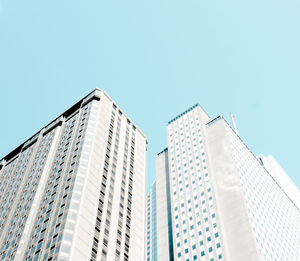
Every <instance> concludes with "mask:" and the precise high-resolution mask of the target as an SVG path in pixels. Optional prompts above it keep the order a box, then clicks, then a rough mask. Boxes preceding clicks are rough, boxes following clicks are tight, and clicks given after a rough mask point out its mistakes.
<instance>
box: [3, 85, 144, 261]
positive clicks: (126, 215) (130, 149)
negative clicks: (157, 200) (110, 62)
mask: <svg viewBox="0 0 300 261" xmlns="http://www.w3.org/2000/svg"><path fill="white" fill-rule="evenodd" d="M145 177H146V138H145V136H144V134H143V133H142V132H141V131H140V130H139V129H138V128H137V127H136V126H135V125H134V124H133V123H132V121H131V120H130V119H129V118H128V117H127V116H126V114H124V112H123V111H122V110H121V109H120V108H119V107H118V106H117V105H116V104H115V103H114V102H113V101H112V100H111V98H110V97H109V96H108V95H107V94H106V93H105V92H104V91H102V90H99V89H96V90H94V91H93V92H92V93H90V94H89V95H87V96H86V97H84V98H83V99H81V100H80V101H79V102H78V103H76V104H75V105H74V106H72V107H71V108H70V109H69V110H67V111H66V112H64V113H63V114H62V115H61V116H59V117H58V118H56V119H55V120H54V121H52V122H51V123H50V124H48V125H47V126H45V127H44V128H43V129H42V130H41V131H39V132H38V133H37V134H35V135H34V136H33V137H32V138H30V139H29V140H27V141H26V142H25V143H23V144H22V145H20V146H19V147H18V148H17V149H15V150H14V151H13V152H11V153H10V154H8V155H7V156H5V157H4V158H3V159H2V160H1V161H0V187H1V190H0V210H1V211H0V230H1V233H0V235H1V236H0V259H1V260H37V259H39V260H49V261H50V260H132V261H133V260H136V261H140V260H143V258H144V249H145V247H144V242H145V238H144V236H145V235H144V229H145V218H144V213H145Z"/></svg>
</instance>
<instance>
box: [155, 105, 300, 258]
mask: <svg viewBox="0 0 300 261" xmlns="http://www.w3.org/2000/svg"><path fill="white" fill-rule="evenodd" d="M167 136H168V149H166V150H164V151H163V152H161V153H159V154H158V156H157V163H156V164H157V165H156V168H157V171H156V217H157V230H156V238H157V245H156V246H155V247H156V248H157V253H163V255H159V254H158V255H157V259H152V260H159V261H160V260H162V261H165V260H168V259H166V258H165V254H166V252H168V254H169V260H180V261H181V260H184V261H192V260H208V261H217V260H230V261H241V260H247V261H252V260H253V261H254V260H255V261H258V260H264V261H274V260H284V261H290V260H293V261H296V260H300V211H299V207H298V206H297V204H295V202H294V199H293V198H292V197H291V196H290V195H289V193H286V189H288V188H287V187H282V186H281V185H280V183H279V182H276V180H275V179H274V177H273V176H272V175H271V173H269V172H268V171H269V170H267V168H265V167H264V166H263V165H262V164H261V161H260V160H258V159H257V158H256V157H255V156H254V155H253V153H252V152H251V151H250V150H249V148H248V147H247V146H246V145H245V144H244V142H243V141H242V140H241V138H240V137H239V136H238V135H237V133H235V131H234V130H233V129H232V128H231V127H230V125H229V124H228V123H227V122H226V121H225V119H224V118H223V117H222V116H218V117H216V118H214V119H211V118H210V117H209V116H208V115H207V114H206V112H205V111H204V110H203V109H202V108H201V107H200V106H199V105H198V104H196V105H195V106H193V107H191V108H190V109H188V110H187V111H185V112H184V113H182V114H180V115H179V116H177V117H176V118H174V119H172V120H171V121H169V123H168V126H167ZM159 184H161V185H159ZM168 198H169V200H170V201H169V203H168V200H167V199H168ZM159 204H161V206H163V205H164V206H163V207H162V208H161V207H159ZM168 212H170V213H171V215H168V214H167V213H168ZM169 219H171V222H169V223H168V220H169ZM166 231H172V238H171V239H170V238H168V233H166ZM159 242H167V244H163V243H159ZM169 246H171V248H170V247H169ZM172 250H173V253H172V254H173V256H171V255H170V254H171V251H172ZM162 256H164V257H162Z"/></svg>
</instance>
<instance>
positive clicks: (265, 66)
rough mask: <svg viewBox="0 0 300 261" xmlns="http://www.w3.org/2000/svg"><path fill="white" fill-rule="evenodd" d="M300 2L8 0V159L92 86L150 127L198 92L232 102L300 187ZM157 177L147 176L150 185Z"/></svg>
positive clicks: (260, 144) (2, 107) (158, 133)
mask: <svg viewBox="0 0 300 261" xmlns="http://www.w3.org/2000/svg"><path fill="white" fill-rule="evenodd" d="M299 14H300V2H299V1H298V0H282V1H278V0H263V1H262V0H251V1H250V0H246V1H240V0H235V1H234V0H227V1H214V0H210V1H205V0H184V1H183V0H181V1H178V0H151V1H144V0H127V1H124V0H122V1H117V0H115V1H103V0H102V1H101V0H97V1H96V0H91V1H76V0H59V1H58V0H52V1H41V0H36V1H33V0H27V1H24V0H22V1H17V0H15V1H13V0H0V91H1V92H0V111H1V125H0V158H2V157H3V156H5V155H6V154H7V153H9V152H10V151H11V150H12V149H14V148H15V147H16V146H18V145H19V144H20V143H22V142H23V141H25V139H27V138H29V137H30V136H31V135H32V134H34V133H35V132H36V131H38V130H39V129H40V128H41V127H43V126H44V125H45V124H47V123H48V122H49V121H51V120H52V119H53V118H54V117H56V116H58V115H59V114H60V113H62V112H63V111H64V110H66V109H67V108H68V107H70V106H71V105H73V103H75V102H76V101H77V100H79V99H80V98H82V97H83V96H84V95H85V94H87V93H88V92H90V91H91V90H92V89H94V88H95V87H99V88H102V89H104V90H105V91H106V92H107V93H108V94H109V95H110V96H111V97H112V98H113V99H114V100H115V101H116V102H117V103H118V105H119V106H120V107H121V108H122V109H123V110H124V111H126V113H127V114H128V115H129V116H130V117H131V118H132V120H133V121H134V122H135V123H136V124H137V125H138V126H139V127H140V128H141V129H142V130H143V131H144V133H145V134H146V135H147V137H148V142H149V145H148V179H147V180H148V183H151V182H152V181H153V180H154V176H155V155H156V154H157V153H158V152H159V151H161V150H162V149H164V148H165V146H166V124H167V121H168V120H170V119H171V118H173V117H174V116H176V115H177V114H179V113H181V112H183V111H184V110H185V109H187V108H188V107H190V106H192V105H193V104H195V103H197V102H199V103H200V104H201V105H202V107H203V108H204V109H205V110H206V111H207V112H208V113H209V114H210V116H211V117H214V116H217V115H218V114H223V115H224V116H225V117H227V119H228V118H229V113H230V112H233V113H234V115H235V117H236V122H237V125H238V127H239V131H240V135H241V137H242V138H243V139H244V141H245V142H246V143H247V145H248V146H249V147H250V149H251V150H252V151H253V152H254V153H255V154H258V153H263V154H265V155H268V154H272V155H274V156H275V158H276V159H277V160H278V162H279V163H280V164H281V165H282V167H283V168H284V169H285V170H286V172H287V173H288V174H289V175H290V176H291V178H292V179H293V180H294V181H295V183H296V184H297V186H298V187H300V164H299V160H300V149H299V148H300V135H299V133H300V121H299V112H300V103H299V99H300V48H299V46H300V30H299V28H300V15H299ZM148 187H149V185H148Z"/></svg>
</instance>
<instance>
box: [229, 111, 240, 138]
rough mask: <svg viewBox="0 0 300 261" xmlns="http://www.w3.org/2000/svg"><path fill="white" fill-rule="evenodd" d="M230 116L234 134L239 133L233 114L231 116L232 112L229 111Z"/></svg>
mask: <svg viewBox="0 0 300 261" xmlns="http://www.w3.org/2000/svg"><path fill="white" fill-rule="evenodd" d="M230 117H231V121H232V124H233V129H234V132H235V133H236V135H239V131H238V129H237V127H236V124H235V120H234V116H233V114H232V113H230Z"/></svg>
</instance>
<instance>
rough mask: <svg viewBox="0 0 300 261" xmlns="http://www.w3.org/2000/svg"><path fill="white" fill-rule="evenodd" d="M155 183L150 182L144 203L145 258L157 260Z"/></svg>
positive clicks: (148, 260)
mask: <svg viewBox="0 0 300 261" xmlns="http://www.w3.org/2000/svg"><path fill="white" fill-rule="evenodd" d="M156 235H157V227H156V185H155V182H154V183H153V184H152V186H151V189H150V192H149V193H148V195H147V203H146V236H145V238H146V244H145V247H146V250H145V253H146V260H147V261H150V260H151V261H154V260H157V238H156Z"/></svg>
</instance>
